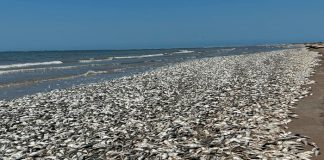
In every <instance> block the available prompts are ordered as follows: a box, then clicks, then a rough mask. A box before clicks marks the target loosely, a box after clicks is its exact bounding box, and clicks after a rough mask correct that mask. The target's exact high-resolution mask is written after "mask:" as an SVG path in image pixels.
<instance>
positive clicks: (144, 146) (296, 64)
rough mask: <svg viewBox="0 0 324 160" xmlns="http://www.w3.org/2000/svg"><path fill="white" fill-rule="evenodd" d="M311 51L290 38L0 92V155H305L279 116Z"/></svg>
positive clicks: (304, 78) (303, 75)
mask: <svg viewBox="0 0 324 160" xmlns="http://www.w3.org/2000/svg"><path fill="white" fill-rule="evenodd" d="M316 57H318V54H317V53H315V52H309V51H307V50H306V49H305V48H298V49H286V50H280V51H272V52H261V53H256V54H249V55H235V56H224V57H214V58H208V59H201V60H192V61H187V62H181V63H177V64H175V65H172V66H168V67H162V68H159V69H157V70H154V71H152V72H146V73H143V74H139V75H135V76H130V77H124V78H120V79H116V80H112V81H108V82H105V83H98V84H92V85H88V86H80V87H76V88H73V89H67V90H61V91H55V92H49V93H43V94H36V95H31V96H28V97H24V98H21V99H16V100H13V101H9V102H1V101H0V116H1V117H3V121H1V122H0V124H1V126H3V127H2V128H1V129H0V156H2V157H7V158H9V157H11V158H27V157H33V158H34V157H43V158H46V157H52V158H53V157H56V158H80V159H82V158H86V159H87V158H88V159H109V158H110V159H116V158H117V159H118V158H120V159H122V158H126V157H128V158H130V159H134V158H136V159H137V158H148V159H152V158H161V159H167V158H171V159H172V158H173V159H189V158H205V159H209V158H216V159H239V158H242V159H262V158H269V159H271V158H282V157H285V158H290V159H298V158H304V159H307V158H310V157H311V156H314V152H313V151H311V150H312V148H310V149H306V150H301V148H303V147H304V146H303V145H302V142H301V141H299V140H302V139H305V137H303V136H300V135H295V134H289V133H287V132H285V131H284V129H283V128H282V126H286V125H287V123H289V122H290V121H291V118H292V117H294V116H295V115H294V114H292V113H291V112H290V111H291V108H292V105H293V104H294V103H295V102H296V99H297V98H298V97H301V96H303V95H306V94H307V93H308V90H306V89H304V88H301V85H302V84H306V83H309V82H310V80H309V77H310V75H311V72H313V70H314V69H313V67H315V64H316V62H317V61H316ZM315 149H317V148H316V147H315ZM315 153H316V152H315Z"/></svg>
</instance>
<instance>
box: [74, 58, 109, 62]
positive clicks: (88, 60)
mask: <svg viewBox="0 0 324 160" xmlns="http://www.w3.org/2000/svg"><path fill="white" fill-rule="evenodd" d="M111 60H113V58H112V57H109V58H106V59H94V58H90V59H83V60H79V62H80V63H92V62H104V61H111Z"/></svg>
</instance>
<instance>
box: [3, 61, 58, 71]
mask: <svg viewBox="0 0 324 160" xmlns="http://www.w3.org/2000/svg"><path fill="white" fill-rule="evenodd" d="M62 63H63V62H61V61H50V62H35V63H20V64H9V65H0V69H10V68H23V67H31V66H43V65H53V64H62Z"/></svg>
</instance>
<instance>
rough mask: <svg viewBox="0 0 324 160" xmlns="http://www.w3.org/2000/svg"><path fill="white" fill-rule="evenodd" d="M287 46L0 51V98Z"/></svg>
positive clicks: (10, 97)
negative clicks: (186, 62) (216, 57)
mask: <svg viewBox="0 0 324 160" xmlns="http://www.w3.org/2000/svg"><path fill="white" fill-rule="evenodd" d="M291 47H292V46H291V45H273V46H271V45H267V46H243V47H214V48H187V49H186V48H184V49H145V50H89V51H86V50H84V51H34V52H0V100H3V99H4V100H10V99H15V98H18V97H22V96H24V95H28V94H34V93H38V92H47V91H51V90H54V89H63V88H69V87H72V86H75V85H81V84H89V83H94V82H102V81H106V80H111V79H114V78H119V77H122V76H128V75H132V74H136V73H141V72H144V71H148V70H152V69H155V68H157V67H161V66H165V65H170V64H173V63H177V62H182V61H186V60H191V59H200V58H207V57H215V56H226V55H238V54H250V53H256V52H265V51H273V50H279V49H283V48H291ZM293 47H294V46H293Z"/></svg>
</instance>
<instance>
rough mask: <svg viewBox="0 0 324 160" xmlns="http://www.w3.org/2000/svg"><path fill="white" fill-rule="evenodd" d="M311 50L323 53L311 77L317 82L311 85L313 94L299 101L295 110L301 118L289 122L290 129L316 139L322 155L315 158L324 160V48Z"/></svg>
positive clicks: (312, 139)
mask: <svg viewBox="0 0 324 160" xmlns="http://www.w3.org/2000/svg"><path fill="white" fill-rule="evenodd" d="M311 50H313V51H316V52H319V53H320V54H322V55H323V57H320V58H321V59H322V61H321V62H320V63H321V65H320V66H318V67H317V68H316V73H315V75H314V76H312V78H311V79H313V80H315V81H316V83H315V84H312V85H309V86H311V87H312V93H313V95H311V96H308V97H306V98H304V99H302V100H301V101H299V102H298V104H297V105H296V109H294V111H295V112H296V114H298V115H299V118H298V119H294V120H293V121H292V122H291V123H289V125H288V127H289V131H292V132H294V133H299V134H303V135H307V136H309V137H311V140H310V141H314V142H315V143H316V144H317V145H318V147H320V148H321V155H319V156H318V157H314V159H316V160H324V48H319V49H311ZM306 87H308V86H306Z"/></svg>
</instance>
